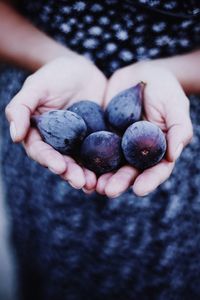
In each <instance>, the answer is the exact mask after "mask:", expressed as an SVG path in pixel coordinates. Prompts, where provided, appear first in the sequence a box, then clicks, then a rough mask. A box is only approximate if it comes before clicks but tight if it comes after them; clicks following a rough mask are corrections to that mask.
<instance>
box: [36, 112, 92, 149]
mask: <svg viewBox="0 0 200 300" xmlns="http://www.w3.org/2000/svg"><path fill="white" fill-rule="evenodd" d="M32 125H34V126H35V127H36V128H37V129H38V131H39V133H40V135H41V137H42V139H43V140H44V142H46V143H47V144H49V145H51V146H52V147H53V148H54V149H56V150H57V151H59V152H60V153H62V154H65V155H73V154H75V153H76V152H77V149H78V147H80V143H81V142H82V140H83V139H84V137H85V136H86V133H87V126H86V124H85V122H84V120H83V119H82V118H81V117H80V116H79V115H77V114H76V113H73V112H71V111H67V110H53V111H49V112H46V113H44V114H42V115H39V116H33V117H32Z"/></svg>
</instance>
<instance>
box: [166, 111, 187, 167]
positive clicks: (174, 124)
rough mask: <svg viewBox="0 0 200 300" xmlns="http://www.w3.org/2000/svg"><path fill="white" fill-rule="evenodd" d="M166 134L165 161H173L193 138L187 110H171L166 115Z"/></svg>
mask: <svg viewBox="0 0 200 300" xmlns="http://www.w3.org/2000/svg"><path fill="white" fill-rule="evenodd" d="M166 125H167V128H168V133H167V143H168V150H167V159H168V160H169V161H171V162H173V161H175V160H176V159H177V158H178V157H179V156H180V154H181V152H182V150H183V148H184V147H185V146H186V145H187V144H188V143H189V142H190V141H191V139H192V136H193V129H192V123H191V120H190V115H189V109H185V110H184V109H182V110H180V109H179V110H177V109H171V110H170V111H169V112H168V113H167V115H166Z"/></svg>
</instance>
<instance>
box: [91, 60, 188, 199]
mask: <svg viewBox="0 0 200 300" xmlns="http://www.w3.org/2000/svg"><path fill="white" fill-rule="evenodd" d="M140 81H143V82H145V83H146V85H145V88H144V102H143V107H144V116H143V117H144V119H146V120H148V121H150V122H152V123H154V124H156V125H158V126H159V127H160V128H161V129H162V130H163V132H164V133H165V134H166V139H167V145H168V147H167V154H166V157H165V159H163V160H162V161H161V162H160V163H159V164H157V165H156V166H153V167H151V168H149V169H146V170H145V171H143V172H139V171H138V170H136V169H135V168H133V167H131V166H123V167H122V168H120V169H119V170H118V171H116V172H114V173H107V174H104V175H102V176H101V177H100V178H99V179H98V182H97V191H98V192H99V193H101V194H106V195H107V196H109V197H113V198H114V197H117V196H119V195H120V194H121V193H123V192H124V191H125V190H126V189H127V188H129V187H130V186H132V187H133V191H134V192H135V194H136V195H138V196H145V195H147V194H148V193H150V192H152V191H153V190H154V189H155V188H156V187H157V186H159V185H160V184H161V183H162V182H164V181H165V180H166V179H167V178H168V177H169V176H170V174H171V172H172V170H173V167H174V164H175V161H176V160H177V158H178V157H179V156H180V154H181V152H182V150H183V148H184V147H185V146H186V145H187V144H188V143H189V142H190V140H191V138H192V134H193V130H192V124H191V120H190V115H189V100H188V98H187V97H186V95H185V93H184V91H183V89H182V87H181V86H180V84H179V82H178V81H177V79H176V77H175V76H174V75H173V74H172V73H171V72H170V71H168V70H167V69H163V68H161V67H159V66H158V65H157V64H156V63H154V61H149V62H138V63H135V64H133V65H130V66H128V67H125V68H122V69H120V70H118V71H116V72H115V73H114V75H113V76H112V77H111V78H110V80H109V82H108V86H107V93H106V97H105V106H106V105H107V104H108V103H109V101H110V100H111V99H112V97H113V96H115V95H116V94H118V93H119V92H121V91H122V90H124V89H127V88H129V87H131V86H134V85H135V84H137V83H138V82H140Z"/></svg>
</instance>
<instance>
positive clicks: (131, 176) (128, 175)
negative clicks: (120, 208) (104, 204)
mask: <svg viewBox="0 0 200 300" xmlns="http://www.w3.org/2000/svg"><path fill="white" fill-rule="evenodd" d="M137 175H138V171H137V170H136V169H134V168H132V167H131V166H124V167H122V168H120V169H119V170H118V171H117V172H116V173H115V174H114V175H112V176H111V177H110V178H109V179H108V181H107V183H106V186H105V194H106V195H107V196H108V197H110V198H115V197H118V196H119V195H121V194H122V193H123V192H124V191H126V189H127V188H129V186H130V185H131V184H132V183H133V181H134V180H135V178H136V177H137Z"/></svg>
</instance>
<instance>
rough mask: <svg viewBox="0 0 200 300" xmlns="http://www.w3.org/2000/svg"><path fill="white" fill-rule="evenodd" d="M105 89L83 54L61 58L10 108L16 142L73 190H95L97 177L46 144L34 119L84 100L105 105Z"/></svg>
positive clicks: (24, 89) (35, 77) (25, 88)
mask: <svg viewBox="0 0 200 300" xmlns="http://www.w3.org/2000/svg"><path fill="white" fill-rule="evenodd" d="M105 87H106V78H105V77H104V75H103V74H102V73H101V72H100V71H99V70H98V69H97V68H96V67H95V66H94V65H93V64H92V63H91V62H90V61H88V60H86V59H85V58H84V57H81V56H79V55H76V54H74V55H71V56H70V57H67V56H66V57H61V58H57V59H55V60H53V61H52V62H50V63H48V64H46V65H44V66H43V67H42V68H40V69H39V70H38V71H37V72H35V73H34V74H33V75H31V76H29V77H28V78H27V79H26V81H25V83H24V85H23V87H22V89H21V90H20V91H19V93H18V94H17V95H16V96H15V97H14V98H13V99H12V101H11V102H10V103H9V104H8V106H7V107H6V116H7V119H8V121H9V122H10V132H11V137H12V139H13V141H14V142H23V145H24V148H25V151H26V153H27V155H28V156H29V157H31V158H32V159H33V160H35V161H37V162H38V163H40V164H41V165H42V166H45V167H47V168H49V169H50V170H51V171H52V172H54V173H56V174H58V175H60V176H61V177H62V178H63V179H65V180H68V181H69V183H70V184H71V185H72V186H73V187H75V188H78V189H80V188H84V189H85V190H86V191H87V190H93V189H94V188H95V186H96V176H95V174H94V173H93V172H91V171H89V170H87V169H85V168H81V167H80V166H79V165H78V164H76V162H75V161H74V160H73V159H72V158H71V157H69V156H63V155H61V154H60V153H59V152H57V151H56V150H54V149H53V148H52V147H51V146H50V145H48V144H46V143H44V142H43V141H42V139H41V137H40V135H39V133H38V131H37V130H36V129H34V128H31V127H30V117H31V115H33V114H42V113H44V112H46V111H49V110H54V109H64V108H66V107H67V106H69V105H71V104H72V103H74V102H76V101H79V100H84V99H88V100H93V101H96V102H98V103H99V104H100V105H102V101H103V95H104V91H105Z"/></svg>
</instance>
